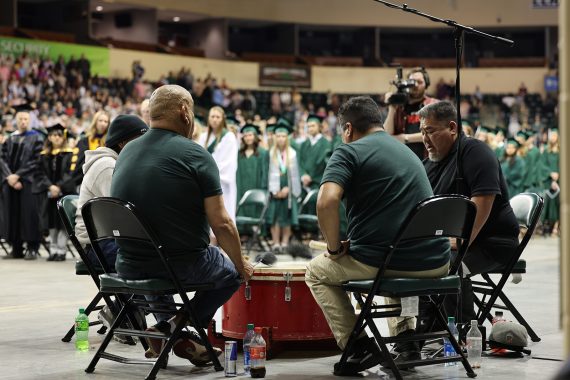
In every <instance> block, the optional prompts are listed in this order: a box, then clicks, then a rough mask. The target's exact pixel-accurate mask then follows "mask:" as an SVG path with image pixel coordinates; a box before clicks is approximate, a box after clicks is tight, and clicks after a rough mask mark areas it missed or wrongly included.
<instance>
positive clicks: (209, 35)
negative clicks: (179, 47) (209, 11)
mask: <svg viewBox="0 0 570 380" xmlns="http://www.w3.org/2000/svg"><path fill="white" fill-rule="evenodd" d="M190 47H193V48H197V49H202V50H204V54H205V55H206V57H208V58H217V59H223V58H224V57H225V54H226V51H227V25H226V21H225V20H222V19H214V20H206V21H199V22H195V23H192V25H191V26H190Z"/></svg>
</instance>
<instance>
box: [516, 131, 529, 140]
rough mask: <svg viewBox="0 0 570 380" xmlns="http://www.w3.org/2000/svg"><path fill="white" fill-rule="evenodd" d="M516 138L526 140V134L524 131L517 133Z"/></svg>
mask: <svg viewBox="0 0 570 380" xmlns="http://www.w3.org/2000/svg"><path fill="white" fill-rule="evenodd" d="M517 137H522V138H523V139H525V140H526V139H527V138H528V135H527V134H526V132H525V131H518V132H517Z"/></svg>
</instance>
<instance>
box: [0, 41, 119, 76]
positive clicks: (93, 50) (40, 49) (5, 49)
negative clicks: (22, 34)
mask: <svg viewBox="0 0 570 380" xmlns="http://www.w3.org/2000/svg"><path fill="white" fill-rule="evenodd" d="M23 52H28V54H29V55H31V56H37V57H46V56H47V57H50V58H51V59H52V60H53V61H56V60H57V59H58V57H59V56H60V55H62V56H63V58H64V59H65V61H66V62H67V61H68V60H69V58H71V56H73V57H75V59H79V57H81V54H85V58H87V59H88V60H89V62H91V75H95V74H97V75H99V76H103V77H108V76H109V49H107V48H103V47H93V46H87V45H76V44H66V43H62V42H51V41H41V40H28V39H25V38H12V37H3V36H0V55H12V56H16V57H17V56H19V55H21V54H22V53H23Z"/></svg>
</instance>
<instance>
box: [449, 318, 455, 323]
mask: <svg viewBox="0 0 570 380" xmlns="http://www.w3.org/2000/svg"><path fill="white" fill-rule="evenodd" d="M449 322H453V323H455V317H447V323H449Z"/></svg>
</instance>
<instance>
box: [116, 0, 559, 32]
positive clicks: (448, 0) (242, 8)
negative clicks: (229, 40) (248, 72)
mask: <svg viewBox="0 0 570 380" xmlns="http://www.w3.org/2000/svg"><path fill="white" fill-rule="evenodd" d="M564 1H565V0H564ZM121 2H122V3H129V4H136V5H140V6H146V7H157V2H156V0H121ZM392 3H396V4H403V3H407V4H408V6H409V7H411V8H417V9H419V10H421V11H423V12H425V13H429V14H431V15H433V16H437V17H440V18H443V19H452V20H455V21H457V22H459V23H462V24H465V25H470V26H477V27H497V26H521V27H528V26H544V25H556V24H557V22H558V20H557V17H558V12H557V10H556V9H539V10H536V9H532V8H531V4H532V1H531V0H500V1H497V0H476V1H474V0H407V1H392ZM160 8H161V9H169V10H180V11H186V12H195V13H201V14H205V15H208V16H210V17H227V18H236V19H251V20H266V21H280V22H296V23H306V24H323V25H363V26H395V27H404V26H405V27H423V26H436V24H434V23H431V22H430V21H428V20H425V19H422V18H419V17H417V16H414V15H411V14H407V13H404V12H402V11H399V10H396V9H390V8H387V7H386V6H384V5H382V4H380V3H377V2H375V1H373V0H192V1H180V0H161V1H160Z"/></svg>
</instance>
